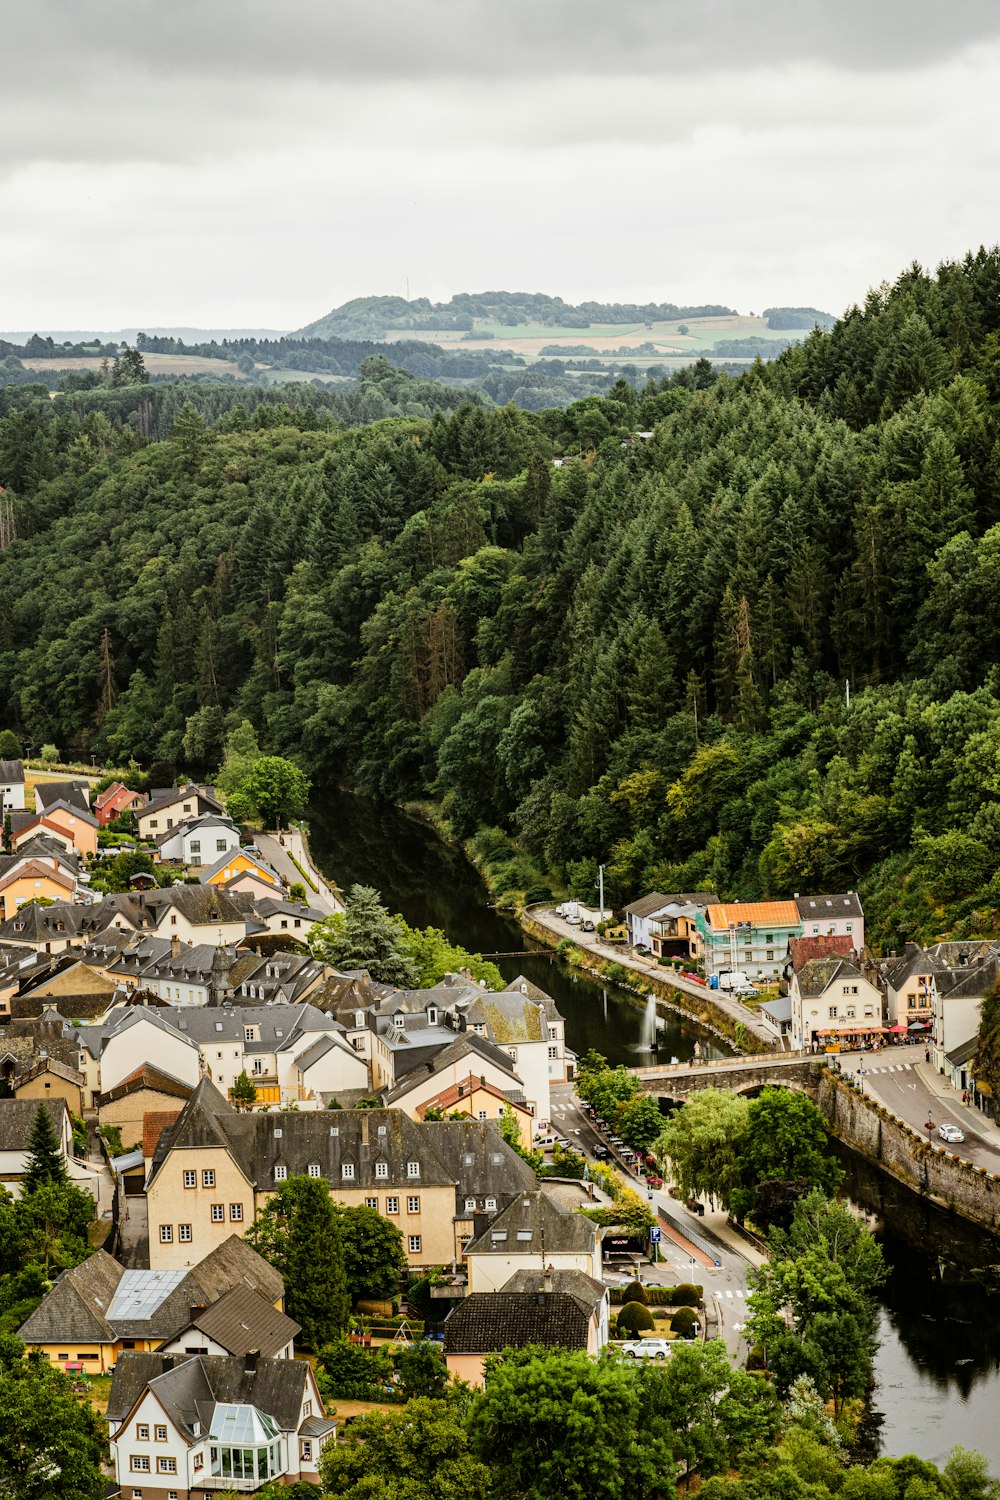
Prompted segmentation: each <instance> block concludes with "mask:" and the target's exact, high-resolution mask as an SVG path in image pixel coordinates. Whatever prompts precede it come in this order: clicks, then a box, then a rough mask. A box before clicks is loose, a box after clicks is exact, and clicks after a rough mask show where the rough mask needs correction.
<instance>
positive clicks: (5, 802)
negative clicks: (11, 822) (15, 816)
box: [0, 781, 24, 818]
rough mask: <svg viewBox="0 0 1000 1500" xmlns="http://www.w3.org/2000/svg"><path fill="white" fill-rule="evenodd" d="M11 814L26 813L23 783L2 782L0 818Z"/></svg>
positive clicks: (0, 788)
mask: <svg viewBox="0 0 1000 1500" xmlns="http://www.w3.org/2000/svg"><path fill="white" fill-rule="evenodd" d="M9 812H24V782H23V781H7V782H3V781H0V818H2V817H3V815H4V813H9Z"/></svg>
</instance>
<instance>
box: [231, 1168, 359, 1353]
mask: <svg viewBox="0 0 1000 1500" xmlns="http://www.w3.org/2000/svg"><path fill="white" fill-rule="evenodd" d="M247 1239H248V1240H249V1241H250V1243H251V1244H252V1245H253V1246H254V1248H255V1249H256V1250H258V1251H259V1252H260V1254H261V1255H263V1256H264V1257H265V1259H267V1260H269V1261H270V1262H271V1264H272V1265H273V1266H274V1267H275V1269H276V1270H278V1271H280V1272H281V1274H282V1276H283V1277H284V1279H285V1300H286V1304H287V1308H288V1315H289V1317H291V1318H294V1319H295V1321H296V1322H297V1323H299V1324H300V1325H301V1327H302V1336H303V1338H304V1340H305V1341H306V1343H307V1344H309V1345H310V1346H311V1347H312V1348H313V1349H314V1350H318V1349H320V1348H321V1347H322V1345H323V1344H329V1343H333V1342H335V1341H336V1340H337V1339H339V1338H342V1337H343V1335H344V1334H345V1333H346V1331H347V1327H348V1324H349V1322H350V1316H351V1301H350V1297H349V1295H348V1288H347V1272H346V1269H345V1265H344V1246H343V1238H342V1230H341V1220H340V1216H339V1215H338V1213H337V1211H336V1209H335V1207H334V1204H333V1201H332V1199H331V1197H330V1184H329V1183H328V1182H327V1181H326V1179H325V1178H323V1177H306V1176H299V1177H289V1178H288V1179H287V1180H286V1181H285V1182H283V1183H282V1184H281V1186H280V1187H279V1188H278V1190H277V1192H275V1193H274V1194H273V1195H272V1196H271V1197H270V1198H269V1199H268V1200H267V1202H266V1203H265V1205H264V1207H263V1208H261V1209H259V1210H258V1212H257V1217H256V1219H255V1220H254V1222H253V1225H252V1226H251V1228H250V1230H249V1232H248V1234H247Z"/></svg>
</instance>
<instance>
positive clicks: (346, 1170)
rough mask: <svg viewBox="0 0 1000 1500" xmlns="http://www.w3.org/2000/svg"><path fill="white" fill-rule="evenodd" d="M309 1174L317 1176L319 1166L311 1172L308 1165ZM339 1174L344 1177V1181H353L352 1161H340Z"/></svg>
mask: <svg viewBox="0 0 1000 1500" xmlns="http://www.w3.org/2000/svg"><path fill="white" fill-rule="evenodd" d="M309 1175H310V1177H314V1176H315V1177H318V1176H319V1167H317V1168H316V1171H315V1172H313V1169H312V1167H310V1168H309ZM340 1175H341V1177H342V1178H343V1179H344V1181H345V1182H353V1181H354V1163H353V1162H352V1161H345V1162H342V1163H341V1167H340Z"/></svg>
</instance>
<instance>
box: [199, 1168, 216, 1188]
mask: <svg viewBox="0 0 1000 1500" xmlns="http://www.w3.org/2000/svg"><path fill="white" fill-rule="evenodd" d="M201 1185H202V1187H215V1168H214V1167H208V1168H206V1170H205V1171H204V1172H202V1174H201Z"/></svg>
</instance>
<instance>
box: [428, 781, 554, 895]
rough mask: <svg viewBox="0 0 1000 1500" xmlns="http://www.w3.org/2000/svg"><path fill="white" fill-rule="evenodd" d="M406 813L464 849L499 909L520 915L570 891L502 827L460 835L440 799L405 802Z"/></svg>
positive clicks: (455, 846)
mask: <svg viewBox="0 0 1000 1500" xmlns="http://www.w3.org/2000/svg"><path fill="white" fill-rule="evenodd" d="M402 810H403V812H404V813H406V815H407V816H408V817H411V818H415V819H416V820H417V821H418V822H421V823H426V824H427V826H428V827H430V828H433V830H434V832H435V833H436V834H437V836H438V838H439V839H441V840H443V842H444V843H446V844H450V845H452V847H453V848H457V849H461V851H462V853H463V854H464V855H465V857H466V859H467V860H468V861H469V863H470V864H471V865H474V866H475V868H476V870H477V871H478V872H479V875H480V878H481V879H482V882H483V884H484V885H485V887H486V889H487V890H488V891H489V893H490V895H491V896H492V897H493V899H494V903H495V905H496V909H497V911H503V912H510V914H511V915H512V916H515V917H516V916H520V913H521V911H522V910H523V908H524V907H525V905H530V904H531V903H532V902H536V901H553V900H562V899H563V897H564V896H565V895H567V894H568V892H567V890H566V888H565V886H563V885H561V884H560V883H559V881H558V880H557V879H556V877H555V876H554V875H553V873H552V872H551V871H546V870H543V869H541V867H540V866H539V865H538V864H537V863H536V861H535V860H533V859H532V857H531V855H530V854H528V853H527V852H526V851H525V850H524V849H521V848H519V846H518V845H517V844H515V843H514V841H513V840H512V839H510V838H508V837H507V835H506V834H505V833H502V832H501V830H500V829H499V828H481V829H479V831H478V832H477V833H474V834H473V835H472V837H471V838H468V839H463V838H459V837H458V835H457V834H456V833H455V830H454V829H453V828H452V826H451V823H450V822H449V820H448V817H447V815H446V814H445V811H444V809H443V808H442V807H441V804H440V803H438V802H406V803H404V804H403V809H402Z"/></svg>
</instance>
